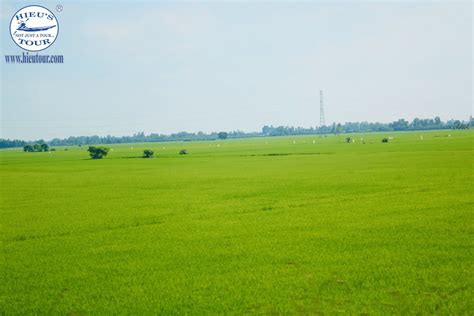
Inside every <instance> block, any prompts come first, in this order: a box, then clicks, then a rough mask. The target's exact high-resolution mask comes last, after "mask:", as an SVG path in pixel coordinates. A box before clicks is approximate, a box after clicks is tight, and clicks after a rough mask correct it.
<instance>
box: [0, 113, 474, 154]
mask: <svg viewBox="0 0 474 316" xmlns="http://www.w3.org/2000/svg"><path fill="white" fill-rule="evenodd" d="M471 126H474V120H473V118H472V117H471V118H470V120H469V121H460V120H449V121H446V122H443V121H441V119H440V118H439V117H435V118H434V119H419V118H415V119H414V120H413V121H411V122H409V121H407V120H405V119H399V120H397V121H394V122H391V123H378V122H376V123H371V122H346V123H344V124H340V123H339V124H336V123H333V124H332V125H327V126H320V127H309V128H305V127H293V126H277V127H274V126H272V125H270V126H267V125H265V126H264V127H263V128H262V131H261V132H248V133H246V132H243V131H239V130H237V131H232V132H212V133H209V134H206V133H204V132H197V133H188V132H179V133H174V134H170V135H165V134H154V133H152V134H149V135H145V133H144V132H140V133H136V134H134V135H132V136H110V135H108V136H97V135H94V136H70V137H68V138H63V139H60V138H54V139H52V140H50V141H48V142H45V141H43V140H38V141H31V142H27V141H23V140H18V139H15V140H10V139H0V148H9V147H24V146H26V145H32V146H34V144H35V143H47V144H49V145H50V146H82V145H97V144H120V143H146V142H167V141H196V140H217V139H221V140H223V139H230V138H247V137H258V136H284V135H307V134H340V133H367V132H384V131H416V130H436V129H468V128H470V127H471Z"/></svg>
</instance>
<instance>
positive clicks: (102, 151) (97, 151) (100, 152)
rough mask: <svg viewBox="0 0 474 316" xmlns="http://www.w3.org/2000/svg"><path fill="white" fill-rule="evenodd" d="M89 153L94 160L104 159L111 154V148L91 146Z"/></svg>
mask: <svg viewBox="0 0 474 316" xmlns="http://www.w3.org/2000/svg"><path fill="white" fill-rule="evenodd" d="M87 151H88V152H89V155H90V156H91V158H92V159H101V158H102V157H105V156H107V154H108V153H109V148H107V147H102V146H89V149H87Z"/></svg>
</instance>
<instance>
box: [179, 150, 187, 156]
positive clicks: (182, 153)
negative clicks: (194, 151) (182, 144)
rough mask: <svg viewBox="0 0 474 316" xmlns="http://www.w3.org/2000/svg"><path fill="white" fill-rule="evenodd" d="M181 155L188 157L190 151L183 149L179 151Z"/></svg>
mask: <svg viewBox="0 0 474 316" xmlns="http://www.w3.org/2000/svg"><path fill="white" fill-rule="evenodd" d="M179 154H180V155H187V154H188V151H187V150H186V149H181V150H180V151H179Z"/></svg>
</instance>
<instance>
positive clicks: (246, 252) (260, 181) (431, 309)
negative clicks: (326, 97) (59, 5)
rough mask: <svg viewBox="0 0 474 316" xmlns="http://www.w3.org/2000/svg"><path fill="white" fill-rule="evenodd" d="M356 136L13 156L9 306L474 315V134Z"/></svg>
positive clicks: (30, 309)
mask: <svg viewBox="0 0 474 316" xmlns="http://www.w3.org/2000/svg"><path fill="white" fill-rule="evenodd" d="M347 136H348V135H340V136H333V135H331V136H328V137H320V136H319V135H308V136H292V137H262V138H251V139H235V140H233V139H229V140H219V141H203V142H170V143H166V142H163V143H146V144H111V145H106V146H108V147H110V148H111V151H110V152H109V155H108V156H107V157H106V158H104V159H95V160H93V159H90V157H89V155H88V152H87V151H86V149H87V146H82V147H78V146H75V147H56V151H52V152H49V153H48V152H43V153H25V152H23V151H22V149H21V148H16V149H8V150H1V151H0V159H1V166H0V172H1V188H0V190H1V191H0V192H1V210H0V221H1V222H0V224H1V226H0V228H1V230H0V231H1V233H0V234H1V257H0V262H1V267H2V268H1V270H0V275H1V277H0V314H1V315H17V314H22V315H25V314H28V315H30V314H40V315H56V314H60V315H103V314H135V315H151V314H165V315H183V314H191V315H209V314H219V315H222V314H225V315H227V314H230V315H242V314H283V315H287V314H301V315H308V314H311V315H312V314H337V313H342V314H372V315H380V314H444V315H447V314H464V315H472V314H473V313H474V300H473V297H474V293H473V281H474V279H473V271H474V269H473V268H474V265H473V263H474V257H473V246H474V225H473V224H474V221H473V217H474V216H473V211H474V194H473V193H474V192H473V191H474V190H473V175H474V172H473V171H474V169H473V162H474V152H473V150H474V147H473V139H474V138H473V136H474V133H473V132H472V131H453V130H440V131H423V132H420V131H417V132H386V133H369V134H352V135H350V136H351V137H352V138H353V139H354V143H346V142H345V137H347ZM384 137H387V138H388V137H390V141H389V142H388V143H382V142H381V139H382V138H384ZM66 149H67V150H66ZM144 149H152V150H153V151H155V158H151V159H143V158H141V155H142V153H143V150H144ZM181 149H186V150H187V151H188V153H189V154H188V155H179V154H178V153H179V151H180V150H181Z"/></svg>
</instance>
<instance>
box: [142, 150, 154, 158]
mask: <svg viewBox="0 0 474 316" xmlns="http://www.w3.org/2000/svg"><path fill="white" fill-rule="evenodd" d="M154 154H155V153H154V152H153V150H151V149H145V150H144V151H143V158H153V155H154Z"/></svg>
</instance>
